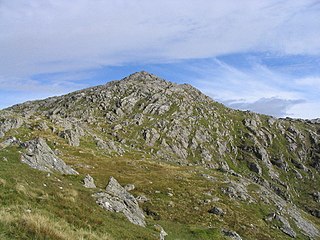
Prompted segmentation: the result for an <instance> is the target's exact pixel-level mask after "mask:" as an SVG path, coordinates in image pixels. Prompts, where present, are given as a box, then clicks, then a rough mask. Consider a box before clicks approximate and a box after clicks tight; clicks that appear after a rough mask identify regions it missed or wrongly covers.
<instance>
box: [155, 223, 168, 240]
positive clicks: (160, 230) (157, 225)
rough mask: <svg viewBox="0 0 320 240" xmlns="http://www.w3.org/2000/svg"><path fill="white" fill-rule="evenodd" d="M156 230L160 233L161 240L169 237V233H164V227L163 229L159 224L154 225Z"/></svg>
mask: <svg viewBox="0 0 320 240" xmlns="http://www.w3.org/2000/svg"><path fill="white" fill-rule="evenodd" d="M154 227H155V229H156V230H157V231H158V232H160V238H159V240H164V239H165V237H166V236H168V233H166V231H164V229H163V227H161V226H160V225H159V224H156V225H154Z"/></svg>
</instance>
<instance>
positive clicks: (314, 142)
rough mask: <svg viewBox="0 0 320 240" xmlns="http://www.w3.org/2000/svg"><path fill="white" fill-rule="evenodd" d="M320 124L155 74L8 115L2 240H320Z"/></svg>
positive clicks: (1, 177)
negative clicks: (227, 100)
mask: <svg viewBox="0 0 320 240" xmlns="http://www.w3.org/2000/svg"><path fill="white" fill-rule="evenodd" d="M319 172H320V122H319V120H300V119H290V118H286V119H278V118H273V117H270V116H266V115H261V114H256V113H253V112H248V111H246V112H243V111H238V110H233V109H230V108H227V107H225V106H224V105H222V104H220V103H218V102H216V101H214V100H212V99H211V98H209V97H208V96H206V95H204V94H203V93H201V92H200V91H199V90H197V89H196V88H194V87H192V86H191V85H188V84H175V83H172V82H169V81H166V80H163V79H161V78H159V77H157V76H155V75H152V74H149V73H147V72H138V73H134V74H132V75H130V76H128V77H126V78H124V79H122V80H120V81H112V82H108V83H107V84H105V85H101V86H96V87H92V88H87V89H84V90H80V91H77V92H73V93H70V94H67V95H63V96H58V97H52V98H48V99H44V100H39V101H31V102H26V103H23V104H19V105H15V106H12V107H10V108H7V109H4V110H1V111H0V193H1V194H0V196H1V197H0V199H1V206H0V237H1V239H270V240H271V239H293V238H295V239H320V219H319V216H320V214H319V212H320V175H319Z"/></svg>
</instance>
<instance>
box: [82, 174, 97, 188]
mask: <svg viewBox="0 0 320 240" xmlns="http://www.w3.org/2000/svg"><path fill="white" fill-rule="evenodd" d="M83 186H84V187H85V188H96V185H95V184H94V179H93V177H91V176H90V175H89V174H87V175H86V177H85V178H84V179H83Z"/></svg>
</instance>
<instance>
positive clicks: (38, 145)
mask: <svg viewBox="0 0 320 240" xmlns="http://www.w3.org/2000/svg"><path fill="white" fill-rule="evenodd" d="M22 146H23V147H24V148H25V149H26V152H25V153H23V154H22V156H21V161H22V162H23V163H26V164H28V165H29V166H30V167H32V168H35V169H38V170H41V171H46V172H52V171H56V172H59V173H62V174H78V172H77V171H75V170H74V169H72V168H71V167H70V166H68V165H67V164H66V163H65V162H64V161H63V160H61V159H60V158H59V157H57V156H56V155H55V154H54V152H53V151H52V149H51V148H50V147H49V146H48V145H47V143H46V141H45V140H44V139H43V138H37V139H34V140H31V141H28V142H26V143H23V144H22Z"/></svg>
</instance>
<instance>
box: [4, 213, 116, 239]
mask: <svg viewBox="0 0 320 240" xmlns="http://www.w3.org/2000/svg"><path fill="white" fill-rule="evenodd" d="M29 211H30V212H27V211H26V210H25V211H23V210H22V209H19V208H17V207H12V208H6V209H2V210H0V223H1V224H2V225H4V226H5V227H6V228H12V227H14V228H15V229H18V230H19V231H20V232H21V233H24V237H25V238H24V237H22V236H21V237H22V238H21V239H28V238H29V237H30V239H31V238H32V239H57V240H72V239H90V240H91V239H92V240H95V239H97V240H99V239H101V240H112V239H113V238H112V237H111V236H110V235H108V234H106V233H104V234H96V233H94V232H92V231H90V230H85V229H78V228H75V227H73V226H72V225H70V224H69V223H67V222H66V221H64V220H63V219H57V218H53V217H50V216H49V215H48V214H47V213H41V212H32V211H31V210H29Z"/></svg>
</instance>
